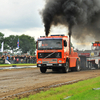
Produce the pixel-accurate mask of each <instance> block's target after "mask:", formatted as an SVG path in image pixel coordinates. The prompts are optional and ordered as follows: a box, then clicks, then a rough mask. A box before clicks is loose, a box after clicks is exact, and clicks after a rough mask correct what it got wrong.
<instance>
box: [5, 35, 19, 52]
mask: <svg viewBox="0 0 100 100" xmlns="http://www.w3.org/2000/svg"><path fill="white" fill-rule="evenodd" d="M17 40H18V35H16V36H14V35H10V36H9V37H5V39H4V44H5V47H4V49H10V50H14V49H16V48H17Z"/></svg>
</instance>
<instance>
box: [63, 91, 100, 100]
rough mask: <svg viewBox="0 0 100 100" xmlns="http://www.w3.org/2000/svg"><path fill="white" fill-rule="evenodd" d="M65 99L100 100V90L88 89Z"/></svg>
mask: <svg viewBox="0 0 100 100" xmlns="http://www.w3.org/2000/svg"><path fill="white" fill-rule="evenodd" d="M63 100H100V90H87V91H85V92H82V93H79V94H77V95H75V96H72V97H70V98H69V99H63Z"/></svg>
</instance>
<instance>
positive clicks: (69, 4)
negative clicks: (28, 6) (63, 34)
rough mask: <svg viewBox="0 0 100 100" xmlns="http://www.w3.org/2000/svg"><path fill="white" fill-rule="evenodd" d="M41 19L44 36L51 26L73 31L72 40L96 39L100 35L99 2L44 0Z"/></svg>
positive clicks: (93, 0)
mask: <svg viewBox="0 0 100 100" xmlns="http://www.w3.org/2000/svg"><path fill="white" fill-rule="evenodd" d="M42 19H43V23H44V27H45V33H46V36H48V34H49V32H50V28H51V26H52V25H54V26H57V25H59V24H61V25H64V26H65V27H69V30H72V31H73V35H72V36H73V37H74V38H79V39H81V38H82V36H83V37H85V36H86V35H91V36H93V37H94V38H96V37H98V36H99V34H100V0H46V4H45V8H44V9H43V10H42ZM99 37H100V36H99Z"/></svg>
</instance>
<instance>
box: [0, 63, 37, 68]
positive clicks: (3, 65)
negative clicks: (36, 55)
mask: <svg viewBox="0 0 100 100" xmlns="http://www.w3.org/2000/svg"><path fill="white" fill-rule="evenodd" d="M13 65H16V66H36V64H32V63H27V64H0V67H10V66H13Z"/></svg>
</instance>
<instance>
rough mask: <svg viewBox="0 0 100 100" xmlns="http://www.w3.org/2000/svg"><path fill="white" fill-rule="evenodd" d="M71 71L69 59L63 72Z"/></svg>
mask: <svg viewBox="0 0 100 100" xmlns="http://www.w3.org/2000/svg"><path fill="white" fill-rule="evenodd" d="M68 71H69V62H68V61H67V62H66V64H65V67H64V68H63V73H68Z"/></svg>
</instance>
